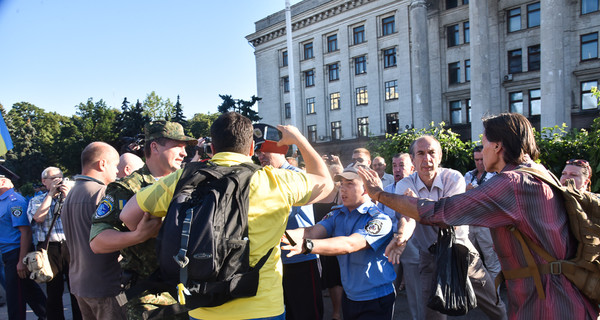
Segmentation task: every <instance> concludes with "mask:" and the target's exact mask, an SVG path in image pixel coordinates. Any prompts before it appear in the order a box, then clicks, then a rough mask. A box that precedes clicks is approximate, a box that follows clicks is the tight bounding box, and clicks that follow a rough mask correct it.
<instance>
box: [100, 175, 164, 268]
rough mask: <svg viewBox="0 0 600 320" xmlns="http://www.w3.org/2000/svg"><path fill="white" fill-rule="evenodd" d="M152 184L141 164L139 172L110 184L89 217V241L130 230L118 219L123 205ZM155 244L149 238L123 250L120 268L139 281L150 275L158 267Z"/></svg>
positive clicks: (150, 177)
mask: <svg viewBox="0 0 600 320" xmlns="http://www.w3.org/2000/svg"><path fill="white" fill-rule="evenodd" d="M155 181H156V179H155V178H154V177H153V176H152V174H150V170H148V167H147V166H145V165H144V166H143V167H142V168H141V169H139V170H137V171H135V172H133V173H132V174H130V175H129V176H127V177H125V178H123V179H122V180H119V181H115V182H112V183H110V184H109V185H108V186H107V187H106V195H105V196H104V198H103V199H102V201H100V205H98V208H97V209H96V213H95V214H94V216H93V217H92V227H91V230H90V241H92V239H94V238H95V237H96V236H97V235H98V234H100V232H102V231H104V230H107V229H113V230H117V231H122V232H123V231H129V229H128V228H127V227H126V226H125V224H124V223H123V222H122V221H121V219H119V214H121V210H123V207H125V203H127V201H128V200H129V199H131V197H133V196H134V195H135V194H136V193H137V192H138V191H139V190H140V189H142V188H144V187H146V186H148V185H151V184H153V183H154V182H155ZM155 242H156V239H155V238H151V239H149V240H147V241H145V242H143V243H140V244H137V245H134V246H131V247H128V248H125V249H122V250H121V255H122V256H123V259H122V260H121V268H123V270H130V271H135V272H136V273H137V274H138V275H139V276H140V277H142V278H145V277H148V276H149V275H150V274H152V273H153V272H154V271H155V270H156V268H158V260H157V257H156V249H155Z"/></svg>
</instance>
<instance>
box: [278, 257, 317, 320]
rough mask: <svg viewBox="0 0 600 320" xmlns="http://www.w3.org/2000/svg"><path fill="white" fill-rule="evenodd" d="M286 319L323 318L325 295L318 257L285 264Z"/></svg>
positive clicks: (284, 297) (284, 295)
mask: <svg viewBox="0 0 600 320" xmlns="http://www.w3.org/2000/svg"><path fill="white" fill-rule="evenodd" d="M283 299H284V302H285V318H286V320H305V319H315V320H321V319H323V295H322V293H321V277H320V275H319V267H318V265H317V259H313V260H309V261H304V262H298V263H289V264H284V265H283Z"/></svg>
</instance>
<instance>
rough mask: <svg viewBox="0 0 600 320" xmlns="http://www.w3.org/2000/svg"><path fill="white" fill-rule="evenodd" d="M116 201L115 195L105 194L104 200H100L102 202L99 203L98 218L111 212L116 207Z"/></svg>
mask: <svg viewBox="0 0 600 320" xmlns="http://www.w3.org/2000/svg"><path fill="white" fill-rule="evenodd" d="M114 203H115V200H114V199H113V197H111V196H109V195H107V196H105V197H104V198H103V199H102V201H100V204H99V205H98V208H97V209H96V214H95V215H96V218H100V217H103V216H105V215H106V214H107V213H109V212H111V211H112V210H113V208H114Z"/></svg>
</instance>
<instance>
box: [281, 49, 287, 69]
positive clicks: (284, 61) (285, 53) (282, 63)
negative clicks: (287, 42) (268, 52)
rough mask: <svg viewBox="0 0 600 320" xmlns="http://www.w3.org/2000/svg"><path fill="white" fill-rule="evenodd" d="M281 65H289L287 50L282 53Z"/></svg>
mask: <svg viewBox="0 0 600 320" xmlns="http://www.w3.org/2000/svg"><path fill="white" fill-rule="evenodd" d="M281 65H282V66H284V67H285V66H287V65H288V54H287V51H284V52H282V53H281Z"/></svg>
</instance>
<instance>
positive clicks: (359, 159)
mask: <svg viewBox="0 0 600 320" xmlns="http://www.w3.org/2000/svg"><path fill="white" fill-rule="evenodd" d="M357 162H358V163H363V162H365V159H363V158H352V163H353V164H355V163H357Z"/></svg>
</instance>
